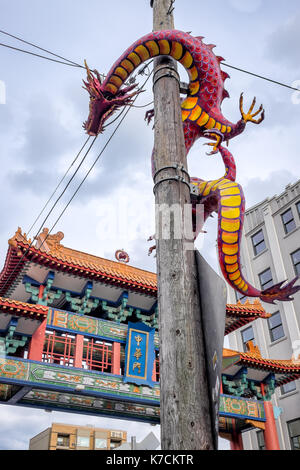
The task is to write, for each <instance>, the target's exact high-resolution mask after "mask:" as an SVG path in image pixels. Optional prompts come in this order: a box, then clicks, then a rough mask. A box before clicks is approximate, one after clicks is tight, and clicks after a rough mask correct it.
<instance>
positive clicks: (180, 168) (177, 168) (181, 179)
mask: <svg viewBox="0 0 300 470" xmlns="http://www.w3.org/2000/svg"><path fill="white" fill-rule="evenodd" d="M170 168H171V169H173V170H175V171H176V173H177V172H178V171H181V172H183V173H185V175H187V177H188V180H189V181H185V179H184V177H183V176H180V175H178V174H177V175H176V176H168V177H167V178H162V179H161V180H159V181H157V182H156V183H155V184H154V186H153V193H154V194H155V190H156V188H157V186H158V185H159V184H160V183H162V182H163V181H178V182H180V183H184V184H186V185H187V186H188V188H189V191H191V187H190V176H189V174H188V172H187V170H186V169H185V168H184V166H183V165H182V164H181V165H180V164H178V163H174V165H167V166H163V167H161V168H160V169H159V170H157V171H156V173H154V176H153V180H154V181H155V178H156V176H157V175H158V174H159V173H160V172H161V171H163V170H167V169H170Z"/></svg>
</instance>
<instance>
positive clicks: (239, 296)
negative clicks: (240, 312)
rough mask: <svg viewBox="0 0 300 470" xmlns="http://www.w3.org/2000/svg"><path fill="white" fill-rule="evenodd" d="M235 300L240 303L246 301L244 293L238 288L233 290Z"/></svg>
mask: <svg viewBox="0 0 300 470" xmlns="http://www.w3.org/2000/svg"><path fill="white" fill-rule="evenodd" d="M235 298H236V301H237V302H238V301H240V302H241V303H242V304H243V303H245V302H246V300H247V297H246V296H245V295H244V294H241V293H240V292H239V291H238V290H236V291H235Z"/></svg>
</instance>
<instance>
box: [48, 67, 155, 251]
mask: <svg viewBox="0 0 300 470" xmlns="http://www.w3.org/2000/svg"><path fill="white" fill-rule="evenodd" d="M152 73H153V71H152V72H151V73H150V74H149V75H148V77H147V78H146V80H145V82H144V83H143V85H142V86H141V87H140V90H142V89H143V88H144V86H145V85H146V83H147V81H148V80H149V78H150V77H151V75H152ZM138 96H139V95H138V94H137V95H136V96H135V98H134V100H133V103H134V102H135V101H136V99H137V98H138ZM133 103H132V104H130V105H129V106H128V108H127V110H126V112H125V114H124V115H123V117H122V119H121V120H120V121H119V123H118V124H117V126H116V127H115V129H114V130H113V132H112V133H111V135H110V137H109V139H108V140H107V141H106V143H105V145H104V146H103V148H102V150H101V152H100V153H99V155H98V156H97V158H96V159H95V160H94V162H93V164H92V166H91V167H90V168H89V170H88V171H87V173H86V175H85V176H84V178H83V179H82V181H81V183H80V184H79V185H78V187H77V188H76V190H75V192H74V193H73V195H72V196H71V198H70V199H69V201H68V202H67V204H66V205H65V207H64V209H63V210H62V212H61V213H60V215H59V216H58V218H57V219H56V221H55V222H54V224H53V225H52V227H51V229H50V230H49V232H48V233H47V235H46V237H45V239H44V240H43V241H42V243H41V246H40V247H39V248H41V247H42V246H43V244H44V242H45V241H46V240H47V238H48V236H49V235H50V233H51V232H52V230H53V229H54V228H55V226H56V225H57V224H58V222H59V221H60V219H61V217H62V216H63V214H64V213H65V211H66V210H67V208H68V207H69V205H70V204H71V202H72V201H73V199H74V197H75V196H76V194H77V193H78V191H79V190H80V188H81V187H82V185H83V183H84V182H85V180H86V179H87V177H88V176H89V174H90V173H91V171H92V170H93V168H94V166H95V165H96V163H97V162H98V160H99V159H100V157H101V156H102V154H103V152H104V150H105V149H106V147H107V146H108V144H109V143H110V141H111V140H112V138H113V137H114V135H115V133H116V132H117V130H118V129H119V127H120V125H121V124H122V122H123V121H124V119H125V117H126V116H127V114H128V113H129V111H130V109H131V108H132V107H133ZM124 109H125V108H124ZM120 115H121V113H120ZM120 115H119V116H118V118H119V117H120Z"/></svg>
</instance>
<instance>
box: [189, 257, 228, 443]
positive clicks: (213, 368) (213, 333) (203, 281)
mask: <svg viewBox="0 0 300 470" xmlns="http://www.w3.org/2000/svg"><path fill="white" fill-rule="evenodd" d="M196 262H197V270H198V286H199V291H200V305H201V317H202V327H203V332H204V343H205V355H206V370H207V374H208V386H209V391H210V402H211V419H212V430H213V435H214V443H215V448H217V445H218V434H219V403H220V400H219V397H220V381H221V372H222V356H223V342H224V331H225V316H226V299H227V291H226V284H225V282H224V280H223V279H222V278H221V277H220V276H218V274H217V273H216V272H215V271H214V270H213V269H212V268H211V267H210V265H209V264H208V263H207V262H206V261H205V259H204V258H203V257H202V256H201V255H200V253H199V252H198V251H197V250H196Z"/></svg>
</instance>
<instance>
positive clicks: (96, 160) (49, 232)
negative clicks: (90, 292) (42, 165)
mask: <svg viewBox="0 0 300 470" xmlns="http://www.w3.org/2000/svg"><path fill="white" fill-rule="evenodd" d="M151 74H152V72H151V73H150V74H149V75H148V77H147V78H146V80H145V81H144V83H143V85H142V86H141V87H140V90H142V89H143V88H144V86H145V85H146V83H147V81H148V80H149V78H150V77H151ZM137 97H138V94H137V95H136V96H135V98H134V100H133V103H134V102H135V101H136V99H137ZM133 103H132V104H131V105H129V106H128V109H127V110H126V112H125V113H124V115H123V117H122V119H121V120H120V122H119V123H118V124H117V126H116V127H115V129H114V131H113V132H112V134H111V135H110V137H109V139H108V140H107V142H106V143H105V145H104V146H103V148H102V150H101V152H100V153H99V155H98V156H97V158H96V159H95V161H94V162H93V164H92V166H91V167H90V168H89V170H88V171H87V173H86V174H85V176H84V178H83V179H82V181H81V183H80V184H79V185H78V187H77V188H76V190H75V192H74V193H73V195H72V196H71V198H70V199H69V201H68V202H67V204H66V205H65V207H64V209H63V210H62V211H61V213H60V215H59V216H58V218H57V219H56V221H55V223H54V224H53V225H52V227H51V229H50V230H49V231H48V233H47V235H46V237H45V238H44V240H43V241H42V243H41V245H40V248H41V247H42V246H43V245H44V243H45V242H46V240H47V238H48V236H49V235H50V234H51V232H52V230H53V229H54V228H55V226H56V225H57V223H58V222H59V220H60V219H61V217H62V216H63V214H64V213H65V211H66V210H67V208H68V207H69V205H70V204H71V202H72V200H73V199H74V197H75V196H76V194H77V193H78V191H79V190H80V188H81V186H82V185H83V183H84V182H85V180H86V179H87V178H88V176H89V174H90V173H91V171H92V169H93V168H94V166H95V165H96V163H97V162H98V160H99V158H100V157H101V155H102V154H103V152H104V150H105V149H106V147H107V146H108V144H109V143H110V141H111V140H112V138H113V137H114V135H115V133H116V132H117V130H118V129H119V127H120V125H121V123H122V122H123V120H124V119H125V117H126V116H127V114H128V112H129V110H130V108H131V107H133ZM124 109H125V108H123V110H122V111H121V112H120V113H119V115H118V116H117V118H115V119H114V121H115V120H117V119H118V118H119V117H120V116H121V115H122V114H123V112H124ZM109 124H112V122H111V123H109ZM96 138H97V136H96V137H95V138H94V140H93V142H92V144H91V145H90V147H89V148H88V150H87V152H86V153H85V155H84V157H83V159H82V160H81V162H80V164H79V166H78V167H77V168H76V170H75V172H74V174H73V175H72V177H71V178H70V180H69V181H68V183H67V185H66V186H65V188H64V190H63V191H62V193H61V194H60V196H59V197H58V198H57V200H56V201H55V203H54V204H53V205H52V207H51V209H50V211H49V212H48V214H47V216H46V217H45V219H44V220H43V223H42V224H41V226H40V228H39V230H38V232H37V234H36V236H35V237H34V238H33V240H32V241H31V243H30V245H29V246H28V248H27V249H26V250H25V252H24V253H23V255H22V257H21V258H20V260H19V261H18V263H17V264H16V266H15V267H14V269H13V271H12V272H11V273H10V275H9V277H8V279H7V280H6V282H5V283H4V286H3V287H2V290H3V292H5V288H6V286H7V285H8V284H9V282H10V280H11V279H12V277H13V275H14V273H15V272H16V271H17V269H18V267H19V266H20V265H21V263H22V261H23V259H24V258H25V256H26V254H27V253H28V251H29V250H30V248H31V247H32V245H33V243H34V240H35V239H36V237H37V236H38V234H39V233H40V231H41V230H42V228H43V227H44V224H45V223H46V221H47V219H48V218H49V216H50V214H51V213H52V211H53V209H54V207H55V206H56V205H57V203H58V201H59V200H60V199H61V197H62V196H63V194H64V193H65V192H66V190H67V188H68V186H69V185H70V183H71V181H72V180H73V179H74V177H75V175H76V174H77V172H78V170H79V168H80V167H81V165H82V163H83V161H84V159H85V158H86V156H87V154H88V152H89V151H90V149H91V147H92V146H93V144H94V142H95V140H96ZM88 140H89V138H88V139H87V141H88ZM87 141H86V142H85V144H84V145H83V147H82V148H81V150H80V151H79V154H80V152H81V151H82V149H83V148H84V146H85V145H86V144H87ZM79 154H78V155H77V156H76V157H75V160H76V159H77V158H78V156H79ZM75 160H74V161H73V163H74V162H75ZM73 163H72V164H71V166H72V165H73ZM61 181H62V180H61ZM59 185H60V183H59ZM59 185H58V186H59ZM55 191H56V189H55ZM55 191H54V192H55ZM53 194H54V193H52V195H53ZM52 195H51V196H50V198H51V197H52ZM50 198H49V199H50ZM48 202H49V200H48ZM48 202H47V204H48ZM47 204H46V205H47ZM46 205H45V206H44V208H45V207H46ZM43 210H44V209H43ZM43 210H42V212H43ZM40 214H41V213H40ZM39 216H40V215H39ZM39 216H38V218H39ZM36 220H37V219H36Z"/></svg>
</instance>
